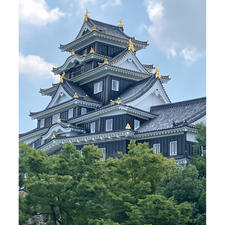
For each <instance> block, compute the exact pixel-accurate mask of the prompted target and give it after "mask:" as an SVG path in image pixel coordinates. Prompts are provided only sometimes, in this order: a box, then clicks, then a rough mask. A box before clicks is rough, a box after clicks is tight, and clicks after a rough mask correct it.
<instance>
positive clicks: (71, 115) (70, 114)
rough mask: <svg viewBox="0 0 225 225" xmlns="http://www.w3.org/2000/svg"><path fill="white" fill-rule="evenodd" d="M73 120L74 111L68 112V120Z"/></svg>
mask: <svg viewBox="0 0 225 225" xmlns="http://www.w3.org/2000/svg"><path fill="white" fill-rule="evenodd" d="M70 118H73V109H69V110H68V119H70Z"/></svg>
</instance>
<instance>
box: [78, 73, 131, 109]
mask: <svg viewBox="0 0 225 225" xmlns="http://www.w3.org/2000/svg"><path fill="white" fill-rule="evenodd" d="M112 80H118V81H119V91H113V90H112ZM99 81H103V88H102V92H100V93H97V94H94V84H95V83H96V82H99ZM134 83H135V81H133V80H129V79H124V78H121V77H115V76H112V75H107V76H105V77H103V78H101V79H97V80H95V81H91V82H89V83H87V84H85V85H82V86H81V88H83V89H84V90H85V91H86V92H87V94H88V95H89V96H91V97H93V98H94V99H96V100H98V101H101V102H102V103H103V104H104V105H106V104H108V103H109V101H110V100H111V99H116V98H117V97H119V96H120V95H121V94H122V93H123V92H124V91H125V90H126V89H127V88H128V87H130V86H131V85H133V84H134Z"/></svg>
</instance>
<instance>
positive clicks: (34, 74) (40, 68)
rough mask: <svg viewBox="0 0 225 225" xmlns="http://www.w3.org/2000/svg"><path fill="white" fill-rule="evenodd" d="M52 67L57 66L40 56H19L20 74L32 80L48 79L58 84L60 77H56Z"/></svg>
mask: <svg viewBox="0 0 225 225" xmlns="http://www.w3.org/2000/svg"><path fill="white" fill-rule="evenodd" d="M52 67H55V65H54V64H52V63H49V62H46V61H45V60H44V59H43V58H41V57H40V56H38V55H27V56H24V55H23V54H21V53H20V55H19V72H20V73H21V74H23V75H25V76H27V77H29V78H30V79H33V80H36V79H41V80H43V79H46V80H52V81H54V82H58V81H59V76H55V75H54V74H53V73H52V72H51V70H52Z"/></svg>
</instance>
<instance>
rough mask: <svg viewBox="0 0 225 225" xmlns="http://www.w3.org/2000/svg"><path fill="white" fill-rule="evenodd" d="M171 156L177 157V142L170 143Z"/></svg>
mask: <svg viewBox="0 0 225 225" xmlns="http://www.w3.org/2000/svg"><path fill="white" fill-rule="evenodd" d="M170 155H171V156H173V155H177V141H171V142H170Z"/></svg>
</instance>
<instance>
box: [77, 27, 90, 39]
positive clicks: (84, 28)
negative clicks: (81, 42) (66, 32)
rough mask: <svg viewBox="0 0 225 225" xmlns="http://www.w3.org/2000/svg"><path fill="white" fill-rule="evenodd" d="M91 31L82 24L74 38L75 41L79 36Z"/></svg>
mask: <svg viewBox="0 0 225 225" xmlns="http://www.w3.org/2000/svg"><path fill="white" fill-rule="evenodd" d="M91 31H92V28H91V27H90V26H89V25H88V24H87V23H83V25H82V27H81V29H80V31H79V33H78V35H77V36H76V38H75V40H76V39H78V38H80V37H81V36H83V35H85V34H87V33H89V32H91Z"/></svg>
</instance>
